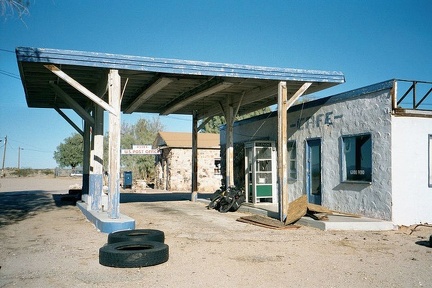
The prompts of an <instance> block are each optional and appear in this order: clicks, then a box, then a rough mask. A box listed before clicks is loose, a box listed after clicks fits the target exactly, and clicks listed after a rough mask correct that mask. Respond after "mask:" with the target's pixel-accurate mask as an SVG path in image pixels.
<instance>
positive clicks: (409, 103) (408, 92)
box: [396, 79, 432, 111]
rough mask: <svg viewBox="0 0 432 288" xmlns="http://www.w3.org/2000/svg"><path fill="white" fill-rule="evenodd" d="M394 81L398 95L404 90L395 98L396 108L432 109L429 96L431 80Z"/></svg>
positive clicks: (431, 89) (431, 85) (431, 87)
mask: <svg viewBox="0 0 432 288" xmlns="http://www.w3.org/2000/svg"><path fill="white" fill-rule="evenodd" d="M396 81H397V90H398V92H397V93H398V94H399V95H400V94H401V92H403V91H405V92H404V94H403V95H402V96H401V97H400V98H399V97H398V98H399V99H397V102H396V103H397V108H399V109H400V108H401V109H412V110H427V111H432V99H431V98H430V97H429V96H430V95H431V93H432V82H426V81H415V80H399V79H398V80H396Z"/></svg>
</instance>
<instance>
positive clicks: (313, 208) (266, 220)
mask: <svg viewBox="0 0 432 288" xmlns="http://www.w3.org/2000/svg"><path fill="white" fill-rule="evenodd" d="M288 207H289V208H288V215H287V218H286V219H285V222H280V221H279V220H276V219H272V218H270V217H264V216H258V215H251V216H243V217H240V218H239V219H237V221H240V222H244V223H250V224H253V225H258V226H261V227H266V228H272V229H293V228H294V229H297V228H299V227H300V226H296V225H293V224H294V223H295V222H297V221H298V220H299V219H300V218H302V217H303V216H307V217H311V218H312V219H315V220H321V221H326V220H328V215H339V216H347V217H355V218H360V217H361V216H359V215H356V214H350V213H342V212H338V211H334V210H330V209H327V208H325V207H323V206H320V205H316V204H312V203H308V201H307V196H306V195H303V196H301V197H299V198H297V199H296V200H294V201H292V202H290V203H289V205H288Z"/></svg>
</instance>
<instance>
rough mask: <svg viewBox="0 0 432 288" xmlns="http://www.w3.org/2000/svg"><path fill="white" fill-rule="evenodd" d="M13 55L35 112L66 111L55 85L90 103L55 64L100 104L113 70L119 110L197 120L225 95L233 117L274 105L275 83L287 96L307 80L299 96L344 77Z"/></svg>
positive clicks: (70, 55)
mask: <svg viewBox="0 0 432 288" xmlns="http://www.w3.org/2000/svg"><path fill="white" fill-rule="evenodd" d="M16 56H17V61H18V66H19V70H20V74H21V79H22V83H23V86H24V90H25V95H26V99H27V105H28V106H29V107H35V108H60V109H68V108H71V107H70V106H69V105H68V104H67V103H65V101H63V98H62V97H58V96H57V95H56V92H55V91H54V90H53V89H52V85H51V84H50V82H52V83H55V84H56V85H57V86H58V87H60V88H61V89H62V90H63V91H64V92H65V93H67V94H68V95H69V96H70V97H71V98H72V99H73V100H74V101H75V102H76V103H78V104H79V105H80V106H81V107H83V108H85V107H87V106H88V105H89V104H90V100H89V99H88V98H87V97H86V96H84V95H83V94H81V92H79V91H78V90H76V89H75V88H74V87H72V86H70V85H69V84H68V83H66V82H65V81H63V80H62V79H60V78H59V77H58V76H56V75H55V74H54V73H52V72H51V71H50V70H49V69H47V67H45V65H55V66H56V67H58V68H59V69H61V70H62V71H63V72H65V73H66V74H67V75H69V76H70V77H72V78H73V79H75V80H76V81H77V82H79V83H80V84H81V85H83V86H85V87H86V88H87V89H88V90H90V91H92V92H93V93H94V94H96V95H98V96H100V97H101V98H102V99H104V100H105V101H107V95H106V94H107V93H105V92H106V90H105V87H106V81H107V80H106V79H107V75H108V71H109V70H110V69H116V70H118V71H119V74H120V76H121V79H122V80H121V82H122V83H121V85H122V91H123V98H122V104H121V110H122V111H123V112H125V113H133V112H146V113H159V114H161V115H167V114H186V115H192V114H193V113H194V111H196V113H197V117H198V119H202V118H205V117H210V116H214V115H223V108H222V107H223V106H224V105H226V103H227V99H230V97H232V98H231V99H232V100H231V103H232V104H233V105H236V104H238V103H241V105H240V108H239V111H238V114H239V115H241V114H244V113H248V112H251V111H255V110H258V109H260V108H263V107H267V106H270V105H273V104H276V103H277V92H278V91H277V90H278V83H279V82H280V81H286V82H287V89H288V95H290V94H294V93H295V92H297V91H298V89H299V88H300V87H301V86H302V85H303V84H304V83H306V82H312V85H311V86H310V88H309V89H308V90H307V91H306V93H305V94H310V93H313V92H316V91H319V90H323V89H326V88H329V87H331V86H334V85H337V84H340V83H344V82H345V77H344V75H343V74H342V73H341V72H335V71H318V70H300V69H287V68H274V67H261V66H249V65H233V64H222V63H211V62H199V61H186V60H175V59H162V58H150V57H138V56H126V55H115V54H106V53H95V52H82V51H72V50H58V49H44V48H28V47H19V48H16ZM101 88H103V89H101ZM101 91H102V92H101ZM98 93H99V94H98ZM101 94H103V95H101Z"/></svg>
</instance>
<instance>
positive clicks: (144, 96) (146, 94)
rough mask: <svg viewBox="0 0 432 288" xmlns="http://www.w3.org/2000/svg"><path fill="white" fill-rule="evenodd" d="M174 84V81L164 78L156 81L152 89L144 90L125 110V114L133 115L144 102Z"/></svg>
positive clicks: (151, 86)
mask: <svg viewBox="0 0 432 288" xmlns="http://www.w3.org/2000/svg"><path fill="white" fill-rule="evenodd" d="M171 82H173V80H172V79H170V78H166V77H162V78H159V79H158V80H156V81H155V82H154V83H153V84H152V85H150V87H148V88H147V89H146V90H144V91H143V92H142V93H141V94H140V95H139V96H138V97H137V98H136V99H135V100H134V101H133V102H132V103H131V104H130V105H129V107H127V108H126V110H124V113H126V114H130V113H133V112H134V111H135V110H136V109H137V108H138V107H140V106H141V105H142V104H143V103H144V102H146V101H147V100H148V99H150V98H151V97H152V96H153V95H154V94H156V93H157V92H158V91H160V90H162V89H163V88H165V87H166V86H167V85H168V84H170V83H171Z"/></svg>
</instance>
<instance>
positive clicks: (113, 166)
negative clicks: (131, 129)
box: [108, 70, 121, 219]
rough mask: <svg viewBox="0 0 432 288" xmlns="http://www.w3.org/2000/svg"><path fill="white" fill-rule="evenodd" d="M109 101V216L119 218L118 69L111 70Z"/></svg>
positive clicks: (119, 83) (119, 100)
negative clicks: (111, 108)
mask: <svg viewBox="0 0 432 288" xmlns="http://www.w3.org/2000/svg"><path fill="white" fill-rule="evenodd" d="M108 77H109V79H108V82H109V86H108V99H109V100H108V101H109V104H110V105H111V107H113V109H114V113H115V115H114V114H113V113H109V117H108V118H109V131H108V133H109V144H108V147H109V195H108V216H109V217H110V218H112V219H117V218H119V216H120V215H119V214H120V104H121V99H120V95H121V88H120V86H121V81H120V80H121V79H120V75H119V74H118V70H110V72H109V76H108Z"/></svg>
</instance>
